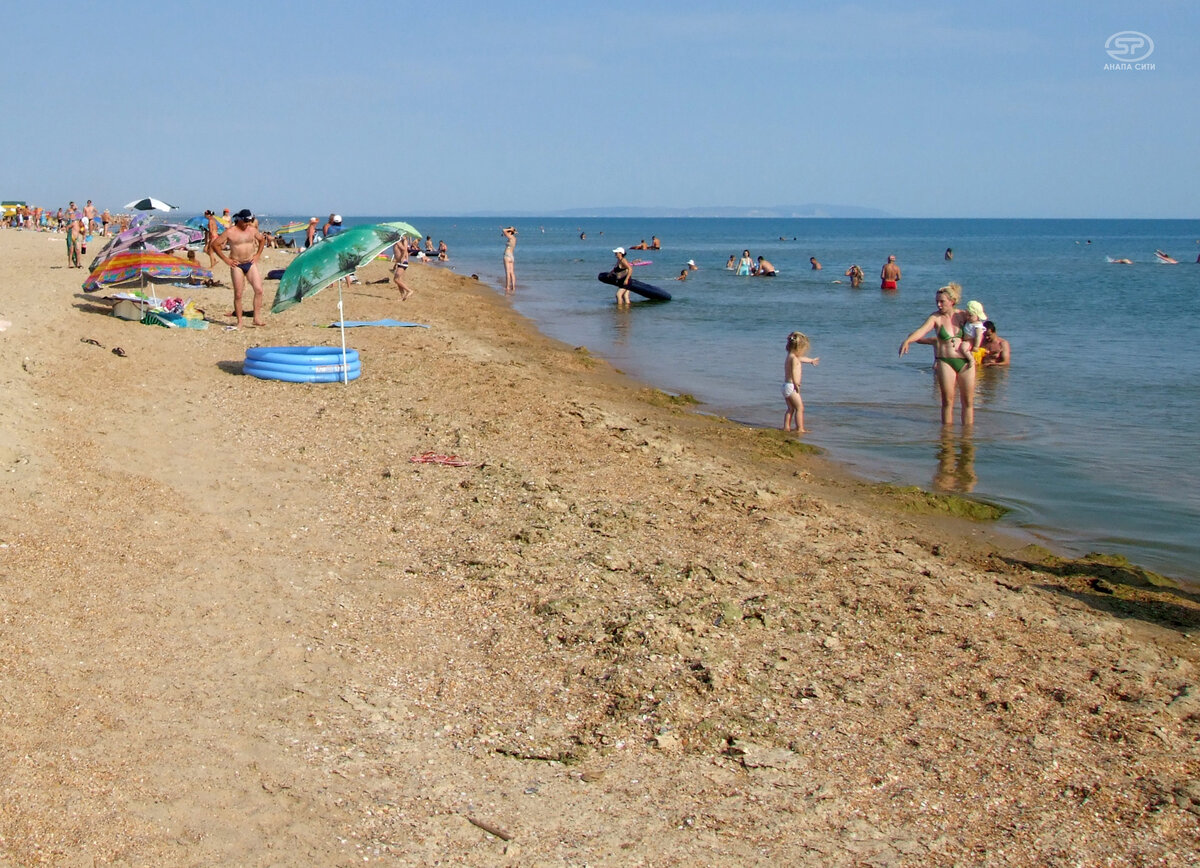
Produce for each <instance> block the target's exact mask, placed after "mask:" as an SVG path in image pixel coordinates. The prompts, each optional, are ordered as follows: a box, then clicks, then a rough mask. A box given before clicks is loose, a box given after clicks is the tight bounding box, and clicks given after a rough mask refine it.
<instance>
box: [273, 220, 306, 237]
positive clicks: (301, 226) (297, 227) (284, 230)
mask: <svg viewBox="0 0 1200 868" xmlns="http://www.w3.org/2000/svg"><path fill="white" fill-rule="evenodd" d="M307 228H308V221H307V220H305V221H304V222H302V223H288V224H287V225H286V226H280V227H279V228H278V229H275V230H274V232H275V234H276V235H291V234H292V233H293V232H303V231H304V230H306V229H307Z"/></svg>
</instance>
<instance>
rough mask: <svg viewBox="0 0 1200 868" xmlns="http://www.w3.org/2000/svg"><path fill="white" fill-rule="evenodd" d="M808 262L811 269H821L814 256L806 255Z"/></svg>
mask: <svg viewBox="0 0 1200 868" xmlns="http://www.w3.org/2000/svg"><path fill="white" fill-rule="evenodd" d="M808 264H809V265H811V266H812V270H813V271H820V270H821V263H819V262H817V257H815V256H810V257H808Z"/></svg>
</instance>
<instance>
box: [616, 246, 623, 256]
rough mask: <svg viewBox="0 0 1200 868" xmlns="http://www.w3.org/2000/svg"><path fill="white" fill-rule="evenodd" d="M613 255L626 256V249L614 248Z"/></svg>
mask: <svg viewBox="0 0 1200 868" xmlns="http://www.w3.org/2000/svg"><path fill="white" fill-rule="evenodd" d="M613 253H620V254H622V255H624V253H625V248H624V247H614V248H613Z"/></svg>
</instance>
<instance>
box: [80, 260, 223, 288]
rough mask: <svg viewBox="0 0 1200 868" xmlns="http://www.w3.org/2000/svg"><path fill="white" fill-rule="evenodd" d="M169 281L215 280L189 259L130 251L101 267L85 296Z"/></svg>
mask: <svg viewBox="0 0 1200 868" xmlns="http://www.w3.org/2000/svg"><path fill="white" fill-rule="evenodd" d="M143 275H144V276H146V277H158V278H163V279H168V280H190V279H192V278H195V279H197V280H211V279H212V272H211V271H209V270H208V269H207V268H201V267H200V266H199V265H193V264H192V263H190V262H188V261H187V260H186V259H180V258H179V257H178V256H172V255H171V254H169V253H159V252H158V251H154V250H128V251H125V252H124V253H117V254H115V255H114V256H111V257H109V258H108V259H106V260H105V261H104V262H102V263H100V265H99V267H97V268H96V269H95V270H94V271H93V272H92V273H91V274H89V275H88V277H87V280H85V281H84V282H83V291H84V292H95V291H96V290H97V289H100V287H102V286H112V285H113V284H117V283H125V282H126V281H129V280H137V279H139V278H141V277H142V276H143Z"/></svg>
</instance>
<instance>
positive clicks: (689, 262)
mask: <svg viewBox="0 0 1200 868" xmlns="http://www.w3.org/2000/svg"><path fill="white" fill-rule="evenodd" d="M695 264H696V260H694V259H689V260H688V265H695Z"/></svg>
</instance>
